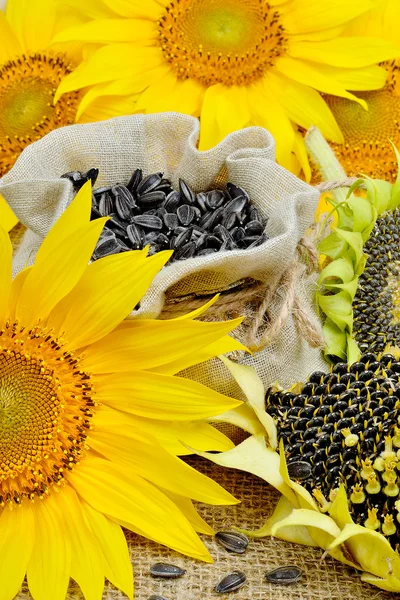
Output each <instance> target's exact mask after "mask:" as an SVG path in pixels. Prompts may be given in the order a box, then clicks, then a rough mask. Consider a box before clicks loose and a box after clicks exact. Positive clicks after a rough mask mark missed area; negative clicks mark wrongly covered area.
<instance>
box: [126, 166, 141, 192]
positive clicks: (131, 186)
mask: <svg viewBox="0 0 400 600" xmlns="http://www.w3.org/2000/svg"><path fill="white" fill-rule="evenodd" d="M142 178H143V171H142V169H135V170H134V171H133V173H132V175H131V178H130V180H129V181H128V183H127V186H126V187H127V188H128V190H129V191H130V192H131V193H132V194H135V193H136V190H137V188H138V185H139V183H140V182H141V181H142Z"/></svg>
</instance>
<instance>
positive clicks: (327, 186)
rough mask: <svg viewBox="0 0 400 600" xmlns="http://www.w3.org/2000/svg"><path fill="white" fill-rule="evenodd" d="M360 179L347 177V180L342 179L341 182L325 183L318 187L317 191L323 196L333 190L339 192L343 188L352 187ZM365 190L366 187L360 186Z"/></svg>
mask: <svg viewBox="0 0 400 600" xmlns="http://www.w3.org/2000/svg"><path fill="white" fill-rule="evenodd" d="M358 179H359V177H346V179H342V180H341V181H323V182H322V183H319V184H318V185H316V186H315V187H316V189H317V190H318V191H319V192H321V194H323V193H324V192H331V191H333V190H338V189H339V188H342V187H348V188H349V187H351V186H352V185H353V183H355V182H356V181H358ZM360 187H361V188H364V187H365V186H364V185H361V186H360Z"/></svg>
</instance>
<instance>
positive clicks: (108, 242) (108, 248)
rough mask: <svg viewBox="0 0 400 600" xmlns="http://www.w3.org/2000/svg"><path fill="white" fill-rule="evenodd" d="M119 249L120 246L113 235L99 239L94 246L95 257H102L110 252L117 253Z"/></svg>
mask: <svg viewBox="0 0 400 600" xmlns="http://www.w3.org/2000/svg"><path fill="white" fill-rule="evenodd" d="M120 251H121V246H120V244H119V243H118V241H117V239H116V238H115V237H109V238H106V239H104V240H99V242H98V243H97V246H96V250H95V252H94V253H95V255H96V258H103V257H104V256H109V255H110V254H118V253H119V252H120Z"/></svg>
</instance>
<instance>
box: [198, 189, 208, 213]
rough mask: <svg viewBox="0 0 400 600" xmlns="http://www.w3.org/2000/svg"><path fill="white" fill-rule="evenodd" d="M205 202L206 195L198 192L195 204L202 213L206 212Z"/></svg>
mask: <svg viewBox="0 0 400 600" xmlns="http://www.w3.org/2000/svg"><path fill="white" fill-rule="evenodd" d="M206 200H207V194H205V193H204V192H199V193H198V194H197V195H196V204H197V206H198V207H199V209H200V210H201V212H202V213H205V212H207V210H208V206H207V204H206Z"/></svg>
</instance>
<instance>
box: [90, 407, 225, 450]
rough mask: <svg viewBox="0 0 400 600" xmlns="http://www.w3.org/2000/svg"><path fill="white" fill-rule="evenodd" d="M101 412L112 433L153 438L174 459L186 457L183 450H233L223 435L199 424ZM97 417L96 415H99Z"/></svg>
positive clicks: (206, 424) (102, 408)
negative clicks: (127, 431)
mask: <svg viewBox="0 0 400 600" xmlns="http://www.w3.org/2000/svg"><path fill="white" fill-rule="evenodd" d="M101 412H102V413H104V414H105V415H106V417H105V418H106V419H107V422H108V424H109V426H110V427H114V429H115V431H118V430H119V428H121V427H122V428H124V427H125V428H129V427H133V428H136V429H138V430H139V431H143V432H145V433H148V434H149V435H150V436H152V437H155V438H157V440H158V442H159V443H160V444H161V445H162V446H163V448H165V449H166V450H168V452H169V453H170V454H174V455H176V456H183V455H186V454H190V451H189V450H188V449H187V446H190V447H191V448H197V449H199V450H213V451H218V452H225V450H230V449H231V448H233V446H234V444H233V443H232V441H231V440H230V439H229V438H227V437H226V435H224V434H223V433H221V432H220V431H218V429H216V428H215V427H212V425H209V424H208V423H205V422H202V421H195V422H190V421H183V422H176V423H174V422H171V421H161V420H158V419H145V418H142V417H137V416H134V415H129V414H127V413H122V412H120V411H118V410H114V409H113V408H110V407H108V406H102V407H101ZM98 414H100V411H99V413H98ZM183 444H185V445H186V446H184V445H183Z"/></svg>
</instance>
